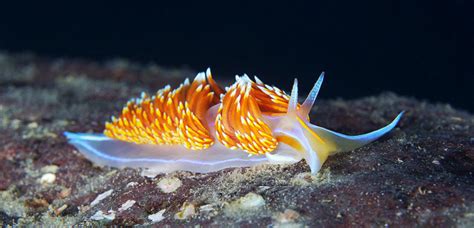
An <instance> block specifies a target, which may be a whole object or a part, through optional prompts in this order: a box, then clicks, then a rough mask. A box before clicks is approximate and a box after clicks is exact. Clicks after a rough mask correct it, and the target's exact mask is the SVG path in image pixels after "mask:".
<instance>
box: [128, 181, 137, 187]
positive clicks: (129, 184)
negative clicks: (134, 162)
mask: <svg viewBox="0 0 474 228" xmlns="http://www.w3.org/2000/svg"><path fill="white" fill-rule="evenodd" d="M136 185H138V182H130V183H128V184H127V186H126V187H127V188H130V187H133V186H136Z"/></svg>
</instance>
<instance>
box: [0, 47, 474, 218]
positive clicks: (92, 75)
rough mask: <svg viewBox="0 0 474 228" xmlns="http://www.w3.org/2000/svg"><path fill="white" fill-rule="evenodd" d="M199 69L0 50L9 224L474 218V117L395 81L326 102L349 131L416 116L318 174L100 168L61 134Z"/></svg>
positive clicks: (293, 168) (88, 125)
mask: <svg viewBox="0 0 474 228" xmlns="http://www.w3.org/2000/svg"><path fill="white" fill-rule="evenodd" d="M193 76H194V72H192V71H190V70H180V69H163V68H161V67H159V66H156V65H154V64H148V65H143V64H142V65H139V64H133V63H130V62H127V61H124V60H112V61H108V62H102V63H95V62H88V61H83V60H74V59H45V58H39V57H35V56H32V55H14V56H12V55H8V54H5V53H2V54H0V224H2V225H8V224H10V225H12V224H20V225H35V224H36V225H40V224H41V225H45V226H51V225H56V226H65V225H68V226H69V225H74V224H83V225H90V224H96V225H114V224H124V225H134V224H143V225H151V224H154V225H160V226H161V225H166V224H168V225H174V224H181V225H184V224H185V225H198V224H199V225H213V226H226V224H229V225H230V224H234V225H235V224H236V225H258V226H268V225H274V226H286V225H291V226H340V227H346V226H353V225H356V226H359V225H366V224H369V225H373V226H386V225H389V226H393V225H395V226H414V225H423V226H441V227H447V226H466V227H469V226H470V227H472V226H473V225H474V178H473V177H474V175H473V172H474V116H473V115H471V114H469V113H467V112H463V111H460V110H456V109H453V108H452V107H450V106H449V105H445V104H430V103H427V102H422V101H418V100H416V99H412V98H407V97H401V96H397V95H395V94H392V93H383V94H381V95H377V96H373V97H365V98H361V99H356V100H342V99H337V100H319V101H318V102H317V110H315V111H314V112H313V114H312V115H313V116H312V118H311V119H312V120H313V122H314V123H316V124H318V125H320V126H324V127H327V128H330V129H333V130H336V131H339V132H344V133H348V134H356V133H363V132H367V131H370V130H373V129H376V128H379V127H381V126H384V125H385V124H386V123H388V122H389V121H391V120H392V119H393V118H394V117H395V116H396V115H397V114H398V113H399V112H400V111H401V110H406V114H405V116H404V117H403V118H402V120H401V122H400V123H399V125H398V127H397V128H396V129H395V130H393V131H392V133H390V134H389V135H388V136H385V137H384V138H382V139H380V140H378V141H377V142H375V143H372V144H370V145H368V146H365V147H363V148H360V149H357V150H355V151H351V152H347V153H342V154H338V155H335V156H333V157H330V158H329V159H328V161H327V162H326V163H325V164H324V165H323V168H322V170H321V171H320V173H319V174H318V175H316V176H311V175H310V174H309V168H308V167H307V166H306V164H305V163H304V162H300V163H298V164H295V165H290V166H260V167H254V168H235V169H227V170H224V171H220V172H215V173H210V174H194V173H189V172H176V173H172V174H168V175H158V176H149V175H146V173H144V172H142V171H141V170H135V169H124V170H119V169H113V168H107V167H96V166H94V165H93V164H92V163H90V162H89V161H88V160H86V159H85V158H84V157H82V156H81V155H80V154H79V153H78V152H77V150H76V149H75V148H74V147H72V146H71V145H69V144H68V143H67V141H66V139H65V138H64V136H62V133H63V132H64V131H72V132H101V131H102V130H103V124H104V122H105V121H106V120H108V119H109V118H110V116H111V115H113V114H117V113H118V112H119V111H120V110H121V106H122V105H123V104H124V103H125V102H126V101H127V100H128V99H129V98H130V97H134V96H138V95H139V94H140V92H141V91H148V92H152V91H155V90H157V89H158V88H161V87H162V86H164V85H165V84H168V83H169V84H171V85H177V84H178V83H180V82H181V81H182V80H183V79H184V78H185V77H193ZM217 79H219V77H217ZM288 87H289V86H288Z"/></svg>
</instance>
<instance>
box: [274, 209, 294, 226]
mask: <svg viewBox="0 0 474 228" xmlns="http://www.w3.org/2000/svg"><path fill="white" fill-rule="evenodd" d="M299 217H300V214H299V213H298V212H296V211H295V210H291V209H286V210H285V211H283V212H281V213H278V215H277V216H276V217H275V220H276V222H278V223H291V222H294V221H296V220H297V219H298V218H299Z"/></svg>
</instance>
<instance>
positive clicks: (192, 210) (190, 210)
mask: <svg viewBox="0 0 474 228" xmlns="http://www.w3.org/2000/svg"><path fill="white" fill-rule="evenodd" d="M194 214H196V207H195V206H194V204H192V203H187V202H186V203H184V204H183V206H181V209H180V210H179V211H178V213H176V214H175V215H174V218H175V219H179V220H183V219H187V218H190V217H192V216H193V215H194Z"/></svg>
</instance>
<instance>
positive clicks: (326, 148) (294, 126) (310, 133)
mask: <svg viewBox="0 0 474 228" xmlns="http://www.w3.org/2000/svg"><path fill="white" fill-rule="evenodd" d="M323 79H324V72H323V73H322V74H321V76H320V77H319V79H318V81H317V82H316V83H315V85H314V87H313V89H312V90H311V92H310V93H309V95H308V97H307V98H306V100H305V101H304V102H303V104H302V105H299V104H298V81H297V80H296V79H295V82H294V84H293V89H292V91H291V96H290V99H289V102H288V110H287V112H286V114H284V115H281V116H275V117H269V118H268V120H269V122H270V125H271V126H272V129H273V131H272V133H273V135H274V137H276V139H277V140H278V142H279V143H283V144H286V145H287V146H289V148H290V150H292V151H293V152H296V153H294V154H297V155H299V156H300V157H302V158H304V159H305V160H306V163H307V164H308V165H309V167H310V169H311V173H317V172H318V171H319V169H320V168H321V166H322V164H323V163H324V162H325V161H326V159H327V157H328V156H329V152H330V151H331V145H329V144H327V143H326V142H325V140H323V138H321V136H319V135H318V134H317V133H316V132H315V131H314V130H313V129H312V127H313V126H314V125H312V124H310V123H309V112H310V111H311V108H312V106H313V104H314V102H315V100H316V97H317V95H318V92H319V89H320V87H321V84H322V82H323ZM276 152H277V153H278V151H276ZM277 153H275V154H277ZM290 154H291V153H290ZM294 154H293V155H289V156H295V155H294ZM267 157H268V158H269V159H270V160H274V161H275V162H278V160H279V159H281V160H282V161H284V160H285V159H288V157H287V156H274V155H273V154H272V153H269V154H268V155H267Z"/></svg>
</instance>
